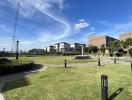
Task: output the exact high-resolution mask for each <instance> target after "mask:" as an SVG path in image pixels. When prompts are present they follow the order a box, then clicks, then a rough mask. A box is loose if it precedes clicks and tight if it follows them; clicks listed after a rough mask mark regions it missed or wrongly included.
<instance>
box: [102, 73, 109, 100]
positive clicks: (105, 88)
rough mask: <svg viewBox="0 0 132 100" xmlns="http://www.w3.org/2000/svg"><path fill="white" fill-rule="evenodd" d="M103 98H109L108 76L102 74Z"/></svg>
mask: <svg viewBox="0 0 132 100" xmlns="http://www.w3.org/2000/svg"><path fill="white" fill-rule="evenodd" d="M101 100H108V78H107V76H106V75H101Z"/></svg>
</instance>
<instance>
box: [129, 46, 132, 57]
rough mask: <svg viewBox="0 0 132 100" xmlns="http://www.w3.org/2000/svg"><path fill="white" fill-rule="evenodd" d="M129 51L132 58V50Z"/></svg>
mask: <svg viewBox="0 0 132 100" xmlns="http://www.w3.org/2000/svg"><path fill="white" fill-rule="evenodd" d="M128 51H129V54H130V56H131V57H132V48H130V49H129V50H128Z"/></svg>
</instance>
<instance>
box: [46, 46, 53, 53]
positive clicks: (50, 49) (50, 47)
mask: <svg viewBox="0 0 132 100" xmlns="http://www.w3.org/2000/svg"><path fill="white" fill-rule="evenodd" d="M54 51H55V49H54V46H53V45H50V46H48V47H47V52H54Z"/></svg>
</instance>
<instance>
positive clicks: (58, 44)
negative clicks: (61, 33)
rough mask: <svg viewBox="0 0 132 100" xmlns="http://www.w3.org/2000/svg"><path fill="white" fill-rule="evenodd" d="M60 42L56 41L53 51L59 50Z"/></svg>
mask: <svg viewBox="0 0 132 100" xmlns="http://www.w3.org/2000/svg"><path fill="white" fill-rule="evenodd" d="M59 49H60V43H56V44H54V50H55V52H59V51H60V50H59Z"/></svg>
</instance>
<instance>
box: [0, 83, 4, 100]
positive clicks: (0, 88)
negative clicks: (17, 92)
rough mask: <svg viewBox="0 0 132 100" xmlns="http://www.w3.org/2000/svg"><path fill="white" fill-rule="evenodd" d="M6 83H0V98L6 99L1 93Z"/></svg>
mask: <svg viewBox="0 0 132 100" xmlns="http://www.w3.org/2000/svg"><path fill="white" fill-rule="evenodd" d="M4 84H5V83H0V100H5V98H4V96H3V95H2V94H1V91H2V88H3V86H4Z"/></svg>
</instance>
